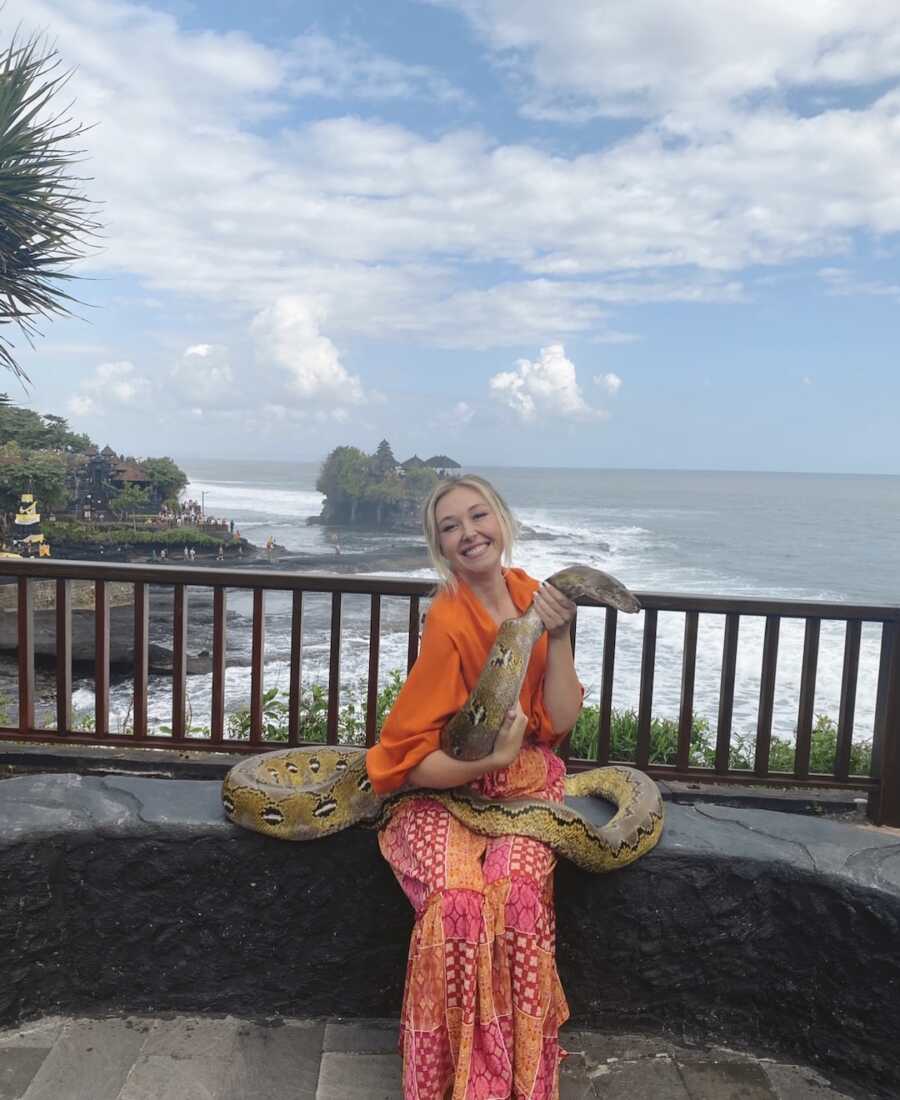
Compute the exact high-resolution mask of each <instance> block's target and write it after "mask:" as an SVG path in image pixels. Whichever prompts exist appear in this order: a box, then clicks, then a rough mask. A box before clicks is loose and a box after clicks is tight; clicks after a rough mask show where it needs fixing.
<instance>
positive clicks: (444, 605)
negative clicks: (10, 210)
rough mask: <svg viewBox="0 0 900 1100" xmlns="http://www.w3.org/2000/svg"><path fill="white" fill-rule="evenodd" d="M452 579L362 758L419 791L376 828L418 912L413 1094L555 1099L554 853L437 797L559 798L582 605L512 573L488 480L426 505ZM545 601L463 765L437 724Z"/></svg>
mask: <svg viewBox="0 0 900 1100" xmlns="http://www.w3.org/2000/svg"><path fill="white" fill-rule="evenodd" d="M424 526H425V535H426V538H427V540H428V546H429V550H430V552H431V557H432V561H433V563H434V566H435V568H436V569H437V571H438V574H439V575H440V577H441V582H442V583H441V586H440V591H439V593H438V595H437V596H436V598H435V600H434V601H433V603H432V606H431V608H430V610H429V612H428V616H427V620H426V625H425V630H424V633H423V636H422V645H421V649H420V652H419V657H418V659H417V661H416V663H415V665H414V666H413V668H412V670H411V671H410V674H409V677H408V679H407V681H406V683H405V685H404V687H403V689H402V691H401V692H400V695H399V697H398V699H397V702H396V703H395V705H394V707H393V709H392V711H391V713H390V715H389V716H388V718H387V721H386V722H385V724H384V727H383V729H382V732H381V740H380V741H379V743H378V744H377V745H375V746H374V747H373V748H371V749H370V750H369V753H368V756H367V759H366V765H367V769H368V772H369V777H370V779H371V781H372V785H373V786H374V788H375V790H376V791H378V792H380V793H387V792H390V791H395V790H398V789H400V788H401V787H415V788H423V790H422V797H421V798H416V799H411V800H410V801H408V802H404V803H403V804H402V805H401V806H400V807H399V808H398V809H397V811H396V812H395V813H394V815H393V817H392V818H391V821H390V822H389V824H388V825H387V826H386V827H385V828H384V829H383V830H382V831H381V833H380V834H379V845H380V847H381V852H382V854H383V855H384V857H385V859H386V860H387V861H388V863H389V864H390V865H391V868H392V869H393V871H394V874H395V875H396V876H397V880H398V881H399V883H400V885H401V887H402V888H403V891H404V892H405V894H406V896H407V897H408V898H409V900H410V902H411V903H412V906H413V908H414V910H415V927H414V930H413V934H412V940H411V942H410V950H409V962H408V967H407V975H406V988H405V991H404V997H403V1008H402V1014H401V1036H400V1042H401V1050H402V1054H403V1089H404V1092H403V1095H404V1098H405V1100H446V1098H452V1100H477V1098H491V1100H494V1098H500V1100H503V1098H515V1100H557V1098H558V1096H559V1061H560V1058H561V1057H562V1056H563V1052H562V1051H561V1050H560V1047H559V1041H558V1032H559V1028H560V1025H561V1024H562V1023H564V1022H565V1020H566V1019H567V1017H568V1006H567V1005H566V999H565V996H564V994H563V991H562V987H561V985H560V982H559V977H558V975H557V972H556V958H555V936H556V932H555V917H554V910H553V868H554V865H555V858H554V855H553V852H552V851H551V850H550V849H549V848H548V847H546V846H545V845H543V844H540V843H538V842H537V841H534V840H530V839H528V838H526V837H503V838H497V839H490V838H485V837H481V836H478V835H477V834H475V833H473V832H471V831H470V830H468V829H467V828H466V827H465V826H463V825H461V824H460V823H459V822H458V821H456V820H455V818H453V817H452V816H451V815H450V814H449V813H448V812H447V811H446V810H445V809H444V808H443V806H441V805H440V803H437V802H435V801H434V800H433V799H429V797H428V789H429V788H432V789H434V788H448V787H457V786H460V785H462V784H471V785H472V786H473V787H474V788H475V789H476V790H478V791H479V792H481V793H483V794H484V795H486V796H488V797H491V798H496V799H504V798H517V797H522V796H525V795H528V796H530V797H533V798H545V799H552V800H555V801H561V800H562V798H563V779H564V773H565V767H564V765H563V763H562V761H561V760H560V759H559V758H558V757H557V756H556V755H554V753H553V748H554V746H555V745H556V744H557V743H558V742H559V740H560V739H561V738H562V737H563V736H564V735H565V734H566V733H567V732H568V731H569V730H570V729H571V728H572V726H574V724H575V721H576V719H577V717H578V713H579V710H580V708H581V700H582V696H583V691H582V687H581V684H580V683H579V682H578V678H577V676H576V674H575V666H574V661H573V657H572V647H571V642H570V634H569V625H570V623H571V621H572V619H573V617H574V615H575V605H574V604H573V603H571V602H570V601H569V600H567V599H566V598H565V597H564V596H563V595H562V594H561V593H560V592H558V591H557V590H556V589H554V588H553V587H552V586H550V585H546V584H544V585H541V584H539V583H538V582H537V581H536V580H533V579H532V578H531V577H529V576H528V575H527V574H526V573H525V572H524V571H523V570H521V569H516V568H513V567H512V566H511V564H510V554H511V550H512V546H513V541H514V537H515V529H516V524H515V520H514V519H513V517H512V515H511V514H510V511H509V509H508V508H507V506H506V504H505V503H504V502H503V500H502V498H501V497H500V496H499V494H498V493H497V492H496V490H495V489H494V488H493V487H492V486H491V485H490V483H489V482H487V481H485V480H484V479H482V478H479V477H474V476H472V477H462V478H458V479H455V480H453V481H445V482H442V483H441V484H440V485H438V486H437V487H436V488H435V490H434V491H433V492H432V494H431V496H430V498H429V499H428V501H427V503H426V505H425V510H424ZM532 602H534V605H535V607H536V609H537V611H538V613H539V615H540V617H541V619H542V621H543V623H544V625H545V627H546V628H547V632H546V634H544V635H543V636H542V637H541V639H540V641H539V642H538V643H537V644H536V645H535V647H534V651H533V653H532V656H531V661H530V663H529V666H528V671H527V673H526V676H525V682H524V684H523V686H522V691H521V694H520V696H519V702H518V705H517V707H516V708H515V710H514V711H510V713H509V714H508V715H507V719H506V722H505V723H504V725H503V728H502V730H501V732H500V734H499V736H498V738H497V742H496V744H495V747H494V750H493V752H492V753H491V755H490V756H488V757H486V758H484V759H482V760H477V761H469V762H466V761H459V760H455V759H454V758H452V757H450V756H448V755H446V754H445V753H444V752H442V751H441V749H440V745H439V740H440V732H441V730H442V729H443V727H444V726H445V725H446V723H447V722H448V721H449V719H450V718H451V717H452V716H453V715H454V714H455V713H456V712H457V711H458V710H460V708H461V707H462V706H463V704H464V703H465V701H466V699H467V698H468V695H469V693H470V692H471V690H472V688H473V687H474V686H475V683H476V681H477V679H478V676H479V674H480V673H481V670H482V668H483V667H484V663H485V660H486V658H487V655H488V653H489V651H490V649H491V646H492V645H493V643H494V639H495V638H496V635H497V629H498V627H499V625H500V623H502V622H503V621H504V620H505V619H509V618H513V617H515V616H518V615H520V614H522V612H523V611H525V610H526V609H527V608H528V606H529V605H530V604H531V603H532Z"/></svg>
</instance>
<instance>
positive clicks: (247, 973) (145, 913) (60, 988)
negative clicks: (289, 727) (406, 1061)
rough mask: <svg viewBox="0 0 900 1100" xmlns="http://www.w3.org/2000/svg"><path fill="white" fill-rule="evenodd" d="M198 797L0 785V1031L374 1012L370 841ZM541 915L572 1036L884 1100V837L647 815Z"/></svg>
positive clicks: (677, 809)
mask: <svg viewBox="0 0 900 1100" xmlns="http://www.w3.org/2000/svg"><path fill="white" fill-rule="evenodd" d="M218 789H219V785H218V783H211V782H204V781H171V780H170V781H166V780H148V779H136V778H126V777H115V778H113V777H108V778H105V779H101V778H96V777H79V776H74V775H54V776H28V777H21V778H17V779H11V780H6V781H4V782H2V783H0V837H2V841H0V884H2V895H0V973H2V975H3V980H2V982H0V1024H3V1025H9V1024H11V1023H14V1022H16V1021H18V1020H22V1019H26V1018H29V1017H35V1016H39V1015H42V1014H46V1013H53V1012H72V1011H78V1012H85V1011H91V1010H96V1011H110V1010H128V1011H141V1010H148V1011H149V1010H153V1011H159V1010H167V1009H171V1010H187V1011H217V1012H234V1013H247V1014H272V1013H284V1014H290V1015H340V1016H356V1015H359V1016H396V1015H397V1013H398V1012H399V1007H400V997H401V992H402V981H403V973H404V966H405V957H406V947H407V940H408V937H409V932H410V928H411V920H410V912H409V907H408V904H407V902H406V899H405V898H404V897H403V895H402V893H401V891H400V889H399V887H398V886H397V884H396V883H395V882H394V880H393V877H392V875H391V873H390V871H389V870H388V868H387V866H386V865H385V864H384V863H383V861H382V860H381V857H380V855H379V852H378V849H377V845H376V843H375V837H374V835H372V834H371V833H368V832H364V831H361V830H351V831H348V832H346V833H343V834H340V835H338V836H336V837H332V838H329V839H325V840H322V841H318V842H315V843H309V844H288V843H284V842H281V841H273V840H269V839H266V838H263V837H259V836H256V835H254V834H250V833H247V832H244V831H242V830H239V829H236V828H234V827H233V826H231V825H229V824H228V823H227V822H226V821H225V820H224V819H223V817H222V814H221V809H220V807H219V802H218ZM586 809H587V812H589V813H591V814H592V815H596V816H598V819H602V817H603V810H602V809H600V808H599V806H597V805H596V804H595V805H593V806H592V805H588V806H587V807H586ZM557 912H558V943H559V946H558V957H559V967H560V971H561V974H562V979H563V984H564V986H565V989H566V992H567V995H568V997H569V1000H570V1004H571V1008H572V1013H573V1017H574V1018H575V1020H576V1021H577V1022H579V1023H582V1024H584V1025H586V1026H593V1027H601V1028H605V1029H612V1030H615V1029H623V1030H626V1029H627V1030H652V1031H657V1032H660V1031H662V1032H669V1033H673V1034H675V1035H676V1036H677V1037H678V1038H680V1039H687V1040H696V1041H699V1042H710V1041H718V1042H724V1043H726V1044H729V1045H731V1046H734V1047H742V1048H747V1049H753V1050H756V1051H757V1052H771V1053H773V1054H778V1055H782V1056H784V1055H787V1056H789V1057H795V1058H797V1059H798V1060H800V1061H802V1062H807V1063H811V1064H819V1065H821V1066H823V1067H824V1068H826V1069H827V1070H829V1071H831V1072H835V1073H839V1074H848V1075H849V1074H854V1075H857V1076H861V1077H862V1078H863V1079H865V1080H867V1081H868V1082H870V1083H871V1087H872V1090H873V1091H872V1095H884V1096H890V1095H896V1094H897V1086H898V1085H900V1045H898V1043H897V1041H896V1020H897V1019H898V1016H900V953H898V951H897V944H898V943H900V838H898V837H896V836H892V835H890V834H886V833H883V832H880V831H876V830H871V829H865V828H862V827H854V826H851V825H848V824H841V823H836V822H830V821H820V820H815V819H811V818H805V817H798V816H797V815H793V814H791V815H788V814H781V813H773V812H768V811H760V810H741V809H735V808H731V807H724V806H709V805H706V806H702V807H700V806H694V807H690V806H673V805H670V806H669V807H668V822H667V829H666V834H665V836H664V838H663V840H662V842H661V843H660V845H659V847H658V848H657V849H656V850H655V851H654V852H653V853H651V854H650V855H649V856H646V857H645V858H644V859H643V860H641V861H639V862H638V863H637V864H635V865H634V866H633V867H631V868H628V869H626V870H623V871H619V872H616V873H614V874H612V875H607V876H590V875H587V874H584V873H583V872H580V871H578V870H576V869H575V868H573V867H571V866H568V865H566V866H562V867H560V868H559V870H558V872H557ZM885 1090H886V1091H885Z"/></svg>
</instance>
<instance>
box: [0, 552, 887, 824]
mask: <svg viewBox="0 0 900 1100" xmlns="http://www.w3.org/2000/svg"><path fill="white" fill-rule="evenodd" d="M0 573H2V574H3V575H4V576H6V577H12V578H16V579H15V582H14V583H16V584H17V586H18V603H17V607H18V616H17V631H18V647H17V662H18V698H19V707H18V723H17V725H16V726H15V727H0V740H7V741H24V742H47V741H48V740H57V739H60V738H65V740H66V741H67V742H71V743H81V744H105V745H110V744H116V745H118V746H121V745H123V744H124V745H132V746H138V747H169V748H171V747H174V746H177V747H179V748H190V749H191V750H204V749H206V750H218V751H223V750H227V751H230V752H260V751H263V750H265V749H267V748H276V747H283V742H273V741H267V740H265V739H264V737H263V732H264V688H263V670H264V666H265V594H266V592H268V591H272V590H278V591H282V592H289V593H291V645H290V673H289V691H288V744H292V745H293V744H299V743H300V741H301V739H302V737H303V731H302V729H301V727H300V710H301V708H300V698H301V686H302V659H303V600H304V595H305V594H306V593H330V595H331V627H330V649H329V662H328V665H329V673H328V718H327V734H326V739H327V742H328V743H330V744H335V743H337V740H338V715H339V709H340V706H339V705H340V690H341V618H342V600H343V597H344V596H345V595H348V594H362V595H367V596H368V597H369V600H370V612H371V618H370V628H369V654H368V677H367V687H366V701H367V707H366V725H365V732H366V743H367V744H372V743H373V742H374V740H375V738H376V736H377V729H376V706H375V703H376V699H377V693H378V670H379V651H380V642H381V601H382V598H383V597H403V598H405V599H407V600H408V601H409V617H408V644H407V661H406V664H407V670H408V669H409V668H410V667H411V666H412V664H413V662H414V661H415V659H416V656H417V653H418V641H419V613H420V601H421V599H422V598H423V597H426V596H428V595H429V594H430V592H431V589H432V586H431V584H430V583H429V582H427V581H398V580H389V579H386V578H382V577H365V576H353V577H337V576H315V575H300V574H295V573H284V572H274V571H258V572H257V571H253V570H250V569H227V568H222V569H218V568H203V567H188V568H184V567H179V566H175V565H172V566H168V565H118V564H112V563H106V564H96V563H87V562H68V561H48V560H46V559H45V560H37V561H35V560H24V559H23V560H18V559H6V560H4V561H3V562H2V564H0ZM35 579H41V580H45V581H46V580H52V581H55V584H56V662H55V663H56V727H55V729H40V728H36V726H35V693H34V620H33V601H32V583H33V581H34V580H35ZM73 580H80V581H88V582H92V583H93V585H94V604H95V608H94V634H95V671H94V686H95V711H94V729H93V730H92V731H90V732H85V731H79V730H76V729H73V714H72V645H71V637H72V635H71V623H72V601H71V590H70V589H71V582H72V581H73ZM110 582H127V583H128V584H130V585H133V589H134V697H133V716H132V722H131V726H130V729H129V732H128V733H127V734H113V733H111V732H110V707H109V690H110V674H109V673H110V662H109V638H110V630H109V613H110V608H109V598H108V585H109V583H110ZM149 585H162V586H168V587H171V588H172V589H173V590H174V614H173V631H172V719H171V733H167V734H161V733H159V732H156V733H154V732H153V731H152V730H151V728H150V725H149V722H148V707H147V704H148V690H147V685H148V624H149V606H150V605H149V593H148V586H149ZM189 587H208V588H210V589H212V593H213V624H212V628H213V642H212V687H211V700H210V727H209V735H208V736H207V737H197V736H195V735H192V736H188V735H189V733H190V731H189V729H188V720H187V706H186V702H187V643H188V636H187V635H188V616H187V610H188V588H189ZM228 589H245V590H250V591H251V592H252V597H253V613H252V645H251V659H250V700H249V713H250V723H249V726H250V732H249V738H248V739H246V740H237V739H235V738H232V737H228V736H226V725H227V723H226V713H225V642H226V604H227V590H228ZM638 596H639V598H640V600H641V603H642V606H643V608H644V610H643V643H642V651H641V676H640V690H639V697H638V706H637V746H636V753H635V759H634V761H633V763H634V764H635V765H636V766H637V767H639V768H642V769H644V770H646V771H648V772H649V773H650V774H653V775H656V776H660V777H666V778H670V779H679V780H690V781H694V782H696V781H702V780H714V781H717V782H726V783H728V782H731V783H734V782H741V783H760V784H771V785H776V784H777V785H792V786H801V787H803V786H806V787H828V786H831V787H842V788H855V789H859V790H860V791H861V792H864V793H867V794H868V796H869V812H870V816H871V817H872V818H873V820H875V821H876V822H877V823H880V824H890V825H894V826H900V606H897V605H890V606H868V605H856V604H845V603H824V602H818V601H785V600H761V599H747V598H728V597H719V596H708V597H707V596H691V595H671V594H664V593H653V592H647V593H638ZM579 602H580V603H581V604H584V605H590V604H591V603H592V601H590V600H587V599H585V600H581V601H579ZM660 612H681V613H684V617H685V626H684V642H683V650H682V676H681V693H680V705H679V716H678V749H677V759H676V762H675V763H674V764H671V765H663V764H656V763H653V764H652V763H651V762H650V751H651V750H650V734H651V719H652V703H653V681H654V673H655V669H656V640H657V626H658V617H659V613H660ZM604 615H605V623H604V642H603V656H602V673H601V683H600V696H599V708H598V739H597V754H596V757H595V758H594V759H591V760H585V759H577V758H574V757H571V758H569V759H568V764H569V767H570V768H572V769H581V768H585V767H589V766H596V765H597V764H601V765H602V764H606V763H608V762H609V761H610V758H611V756H610V753H611V731H612V720H613V707H612V699H613V682H614V676H615V664H616V634H617V622H618V616H617V613H616V612H615V611H614V610H609V609H607V610H606V611H605V613H604ZM701 616H719V617H722V618H724V636H723V651H722V666H721V676H720V686H719V704H718V721H717V728H716V748H715V759H714V764H713V766H712V767H697V766H694V765H692V764H691V760H690V749H691V732H692V728H693V718H694V680H695V672H696V661H697V638H698V631H699V624H700V617H701ZM744 617H762V618H763V619H764V620H765V634H764V639H763V647H762V658H761V662H762V663H761V677H760V691H759V706H758V717H757V727H756V745H755V759H754V767H753V769H752V770H747V769H736V768H732V767H731V766H730V763H729V759H730V753H731V745H732V714H733V707H734V691H735V670H736V661H737V652H738V638H739V634H740V628H741V621H742V619H743V618H744ZM784 619H802V620H804V621H805V637H804V648H803V660H802V675H801V683H800V690H799V698H798V700H797V723H796V730H797V740H796V750H795V756H794V768H793V771H790V772H773V771H771V770H770V768H769V750H770V745H771V738H772V719H773V707H774V698H775V672H776V666H777V658H778V642H779V631H780V626H781V623H782V620H784ZM825 620H835V621H839V622H842V623H844V624H845V637H844V657H843V670H842V681H841V695H840V706H839V715H838V723H837V752H836V757H835V762H834V766H833V768H832V770H831V771H830V772H829V773H828V774H821V773H813V772H811V770H810V745H811V737H812V729H813V721H814V709H813V707H814V698H815V686H816V672H817V667H818V651H819V634H820V627H821V624H822V622H823V621H825ZM864 624H877V626H879V627H880V629H881V646H880V654H879V666H878V678H877V689H876V698H875V716H874V730H873V742H872V763H871V769H870V773H869V774H868V775H862V776H861V775H852V774H850V759H851V747H852V739H853V725H854V710H855V703H856V690H857V677H858V671H859V654H860V639H861V635H862V627H863V625H864ZM575 626H576V624H573V631H572V635H573V642H574V640H575V638H576V635H577V631H576V629H575ZM563 752H564V753H565V752H566V748H565V747H564V749H563Z"/></svg>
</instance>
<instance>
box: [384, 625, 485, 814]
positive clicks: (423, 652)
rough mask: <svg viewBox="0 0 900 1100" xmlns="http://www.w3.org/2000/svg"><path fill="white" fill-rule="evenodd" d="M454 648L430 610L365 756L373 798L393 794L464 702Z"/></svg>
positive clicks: (436, 745) (444, 627) (434, 745)
mask: <svg viewBox="0 0 900 1100" xmlns="http://www.w3.org/2000/svg"><path fill="white" fill-rule="evenodd" d="M468 694H469V693H468V691H467V690H466V686H465V683H464V682H463V676H462V664H461V660H460V655H459V650H458V649H457V647H456V645H455V644H454V642H453V638H452V637H451V634H450V631H449V630H448V629H447V625H446V624H445V623H444V622H442V621H441V617H440V616H435V615H434V608H433V607H432V610H431V611H429V613H428V616H427V618H426V620H425V632H424V634H423V635H422V646H421V648H420V650H419V655H418V657H417V658H416V662H415V664H414V665H413V667H412V668H411V669H410V672H409V676H408V677H407V680H406V683H405V684H404V685H403V687H402V688H401V689H400V694H399V695H398V696H397V701H396V702H395V703H394V705H393V707H392V708H391V712H390V714H389V715H388V716H387V719H386V720H385V723H384V725H383V726H382V728H381V738H380V740H379V741H378V743H377V744H376V745H373V746H372V748H370V749H369V750H368V752H367V753H366V771H367V772H368V773H369V779H370V780H371V781H372V786H373V787H374V788H375V790H376V792H377V793H378V794H389V793H390V792H391V791H396V790H398V789H399V788H400V787H402V786H403V784H404V783H405V782H406V777H407V775H408V774H409V772H410V771H411V770H412V769H413V768H414V767H415V766H416V764H419V763H420V762H421V761H422V760H424V759H425V757H426V756H428V755H429V754H430V753H432V752H434V751H435V750H436V749H438V748H440V744H439V741H440V733H441V730H442V729H443V728H444V726H445V725H446V724H447V722H449V721H450V719H451V718H452V717H453V715H454V714H456V712H457V711H458V710H460V708H461V707H462V705H463V703H465V701H466V699H467V698H468Z"/></svg>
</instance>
